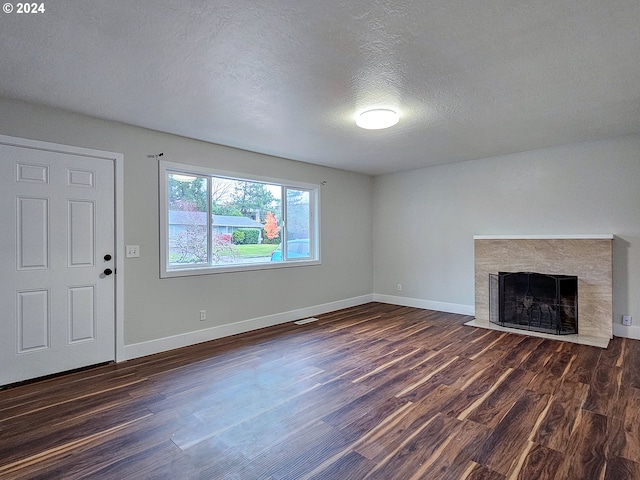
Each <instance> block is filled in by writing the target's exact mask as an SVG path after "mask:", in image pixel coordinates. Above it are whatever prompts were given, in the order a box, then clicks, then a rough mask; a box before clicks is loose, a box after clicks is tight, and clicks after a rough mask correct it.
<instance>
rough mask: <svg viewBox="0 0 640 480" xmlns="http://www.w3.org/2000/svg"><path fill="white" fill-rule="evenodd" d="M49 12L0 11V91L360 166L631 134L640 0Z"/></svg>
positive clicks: (108, 7)
mask: <svg viewBox="0 0 640 480" xmlns="http://www.w3.org/2000/svg"><path fill="white" fill-rule="evenodd" d="M45 7H46V12H45V13H38V14H17V13H11V14H7V13H4V14H0V96H5V97H9V98H17V99H23V100H27V101H32V102H37V103H43V104H46V105H51V106H55V107H61V108H64V109H67V110H71V111H76V112H81V113H85V114H88V115H92V116H96V117H100V118H106V119H111V120H118V121H121V122H125V123H129V124H133V125H139V126H143V127H147V128H152V129H156V130H160V131H165V132H170V133H175V134H179V135H184V136H186V137H191V138H196V139H201V140H206V141H210V142H214V143H220V144H223V145H229V146H233V147H238V148H242V149H246V150H251V151H256V152H262V153H267V154H272V155H277V156H281V157H285V158H290V159H294V160H300V161H304V162H311V163H316V164H320V165H327V166H331V167H337V168H343V169H347V170H354V171H359V172H364V173H369V174H380V173H387V172H392V171H399V170H407V169H411V168H417V167H422V166H429V165H438V164H444V163H450V162H457V161H463V160H469V159H474V158H482V157H489V156H495V155H501V154H508V153H514V152H519V151H524V150H532V149H538V148H544V147H549V146H554V145H561V144H567V143H573V142H578V141H583V140H591V139H598V138H605V137H611V136H617V135H624V134H630V133H637V132H640V1H638V0H606V1H604V0H579V1H578V0H538V1H526V2H525V1H514V0H503V1H497V0H474V1H473V2H471V1H468V0H446V1H433V0H429V1H426V0H423V1H408V0H377V1H364V0H322V1H317V0H316V1H308V0H268V1H255V0H213V1H204V0H201V1H169V0H135V1H131V0H100V1H99V0H85V1H82V2H79V1H77V0H55V1H49V2H45ZM375 106H385V107H393V108H396V109H397V110H398V111H399V112H400V115H401V118H400V123H399V124H398V125H396V126H395V127H392V128H390V129H388V130H376V131H368V130H362V129H359V128H358V127H356V125H355V116H356V113H357V112H358V111H362V110H363V109H366V108H367V107H375Z"/></svg>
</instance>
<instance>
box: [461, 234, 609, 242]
mask: <svg viewBox="0 0 640 480" xmlns="http://www.w3.org/2000/svg"><path fill="white" fill-rule="evenodd" d="M473 239H474V240H613V235H612V234H609V233H604V234H598V235H474V236H473Z"/></svg>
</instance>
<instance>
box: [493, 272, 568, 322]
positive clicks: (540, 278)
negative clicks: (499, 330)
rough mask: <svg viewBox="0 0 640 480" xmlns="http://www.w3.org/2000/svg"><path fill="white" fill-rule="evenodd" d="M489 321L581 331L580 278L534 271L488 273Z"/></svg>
mask: <svg viewBox="0 0 640 480" xmlns="http://www.w3.org/2000/svg"><path fill="white" fill-rule="evenodd" d="M489 320H490V321H491V322H492V323H495V324H497V325H501V326H503V327H512V328H518V329H522V330H532V331H536V332H543V333H552V334H556V335H568V334H577V333H578V277H577V276H574V275H551V274H544V273H535V272H498V274H497V275H496V274H493V273H492V274H489Z"/></svg>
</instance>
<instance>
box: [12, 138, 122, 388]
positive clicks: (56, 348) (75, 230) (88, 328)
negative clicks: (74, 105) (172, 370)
mask: <svg viewBox="0 0 640 480" xmlns="http://www.w3.org/2000/svg"><path fill="white" fill-rule="evenodd" d="M0 199H1V201H0V205H1V207H0V276H1V277H0V278H1V281H0V385H7V384H10V383H14V382H19V381H22V380H27V379H31V378H37V377H41V376H45V375H49V374H52V373H58V372H63V371H67V370H72V369H75V368H79V367H84V366H88V365H93V364H97V363H102V362H106V361H110V360H114V358H115V311H114V306H115V302H114V287H115V281H114V277H115V261H114V243H115V241H114V163H113V161H110V160H107V159H101V158H92V157H87V156H81V155H74V154H68V153H59V152H53V151H46V150H41V149H36V148H28V147H23V146H10V145H0Z"/></svg>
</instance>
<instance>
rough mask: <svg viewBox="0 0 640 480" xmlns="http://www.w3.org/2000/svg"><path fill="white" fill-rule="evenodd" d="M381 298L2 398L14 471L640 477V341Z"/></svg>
mask: <svg viewBox="0 0 640 480" xmlns="http://www.w3.org/2000/svg"><path fill="white" fill-rule="evenodd" d="M469 319H470V318H469V317H465V316H461V315H453V314H445V313H439V312H433V311H429V310H420V309H415V308H408V307H398V306H393V305H385V304H378V303H371V304H367V305H363V306H360V307H355V308H350V309H346V310H341V311H338V312H333V313H329V314H326V315H321V316H319V321H318V322H315V323H310V324H307V325H302V326H298V325H294V324H286V325H281V326H276V327H271V328H267V329H263V330H259V331H255V332H251V333H247V334H243V335H238V336H235V337H229V338H225V339H220V340H217V341H213V342H208V343H204V344H200V345H196V346H193V347H188V348H183V349H179V350H173V351H171V352H166V353H162V354H158V355H153V356H149V357H145V358H141V359H136V360H132V361H129V362H124V363H121V364H116V365H107V366H102V367H98V368H95V369H91V370H88V371H84V372H78V373H74V374H70V375H66V376H62V377H58V378H54V379H49V380H45V381H41V382H36V383H33V384H28V385H23V386H20V387H16V388H12V389H8V390H4V391H0V478H11V479H19V478H29V479H36V478H42V479H57V478H92V479H93V478H96V479H103V478H104V479H125V478H134V479H148V478H167V479H217V478H228V479H242V480H247V479H258V478H262V479H340V480H345V479H354V480H359V479H365V478H371V479H396V478H397V479H403V480H408V479H429V480H432V479H474V480H479V479H491V480H493V479H496V480H497V479H505V478H521V479H527V480H529V479H531V480H534V479H535V480H538V479H540V480H544V479H562V480H565V479H580V480H590V479H594V480H596V479H598V480H600V479H604V480H623V479H640V463H639V462H640V342H639V341H635V340H627V339H621V338H616V339H614V340H613V341H612V342H611V343H610V346H609V348H608V349H607V350H602V349H599V348H595V347H588V346H582V345H575V344H571V343H565V342H560V341H550V340H541V339H536V338H531V337H524V336H521V335H516V334H505V333H500V332H494V331H488V330H480V329H476V328H473V327H467V326H464V325H463V323H464V322H465V321H467V320H469Z"/></svg>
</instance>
